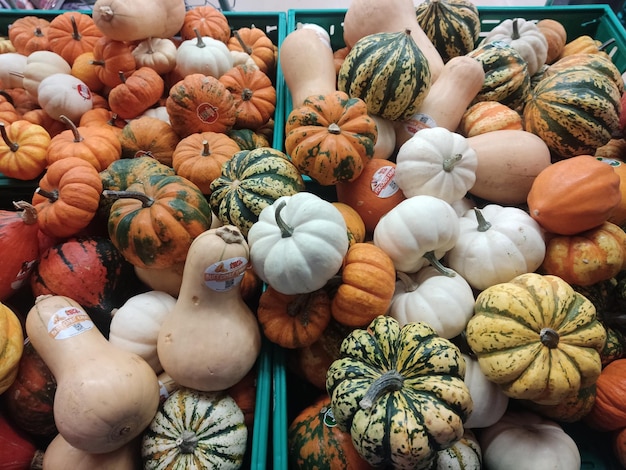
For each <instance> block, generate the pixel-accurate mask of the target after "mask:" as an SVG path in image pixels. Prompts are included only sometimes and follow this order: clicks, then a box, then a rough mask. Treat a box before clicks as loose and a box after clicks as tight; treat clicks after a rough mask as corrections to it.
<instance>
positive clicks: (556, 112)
mask: <svg viewBox="0 0 626 470" xmlns="http://www.w3.org/2000/svg"><path fill="white" fill-rule="evenodd" d="M620 112H621V104H620V93H619V89H618V87H617V85H616V84H615V82H614V81H613V80H612V79H611V78H609V77H608V76H607V75H606V74H604V73H600V72H595V71H593V70H592V69H591V68H590V67H586V66H576V67H570V68H567V69H564V70H562V71H559V72H557V73H555V74H553V75H550V76H547V77H545V78H544V79H542V80H541V81H540V82H539V83H538V84H537V85H536V86H535V88H534V89H533V90H532V91H531V93H530V94H529V97H528V100H527V102H526V105H525V107H524V113H523V123H524V129H525V130H527V131H529V132H532V133H533V134H536V135H538V136H539V137H541V138H542V140H544V141H545V143H546V144H547V145H548V148H549V149H550V151H551V152H552V154H553V156H554V158H556V159H564V158H569V157H573V156H576V155H583V154H590V155H593V154H594V153H595V151H596V149H597V148H598V147H601V146H603V145H605V144H606V143H608V142H609V140H611V136H612V134H613V133H615V132H616V131H617V130H618V128H619V115H620Z"/></svg>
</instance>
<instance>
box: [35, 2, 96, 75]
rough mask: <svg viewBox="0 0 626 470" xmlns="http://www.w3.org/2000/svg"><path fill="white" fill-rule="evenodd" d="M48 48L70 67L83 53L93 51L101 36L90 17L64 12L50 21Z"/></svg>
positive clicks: (74, 12)
mask: <svg viewBox="0 0 626 470" xmlns="http://www.w3.org/2000/svg"><path fill="white" fill-rule="evenodd" d="M47 35H48V47H49V49H50V50H51V51H52V52H55V53H57V54H59V55H60V56H61V57H63V58H64V59H65V60H66V61H67V63H68V64H70V65H72V64H73V63H74V60H75V59H76V57H78V56H79V55H80V54H82V53H83V52H88V51H93V48H94V45H95V44H96V42H97V41H98V39H100V38H101V37H102V36H103V34H102V32H101V31H100V30H99V29H98V28H97V26H96V24H95V22H94V20H93V18H92V17H91V15H88V14H86V13H82V12H79V11H66V12H63V13H61V14H60V15H57V16H55V17H54V18H53V19H52V20H50V24H49V26H48V31H47Z"/></svg>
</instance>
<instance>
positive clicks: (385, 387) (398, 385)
mask: <svg viewBox="0 0 626 470" xmlns="http://www.w3.org/2000/svg"><path fill="white" fill-rule="evenodd" d="M403 384H404V377H403V376H402V374H400V372H398V371H397V370H389V371H387V372H385V373H384V374H382V375H381V376H380V377H378V378H377V379H376V380H374V381H373V382H372V384H371V385H370V386H369V388H368V389H367V392H365V395H363V398H362V399H361V401H360V402H359V406H360V407H361V409H362V410H367V409H370V408H371V407H372V406H373V405H374V402H375V401H376V400H378V398H379V397H380V396H381V395H383V394H384V393H390V392H396V391H398V390H401V389H402V385H403Z"/></svg>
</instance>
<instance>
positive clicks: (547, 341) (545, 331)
mask: <svg viewBox="0 0 626 470" xmlns="http://www.w3.org/2000/svg"><path fill="white" fill-rule="evenodd" d="M559 338H560V337H559V334H558V333H557V332H556V331H554V330H553V329H552V328H542V329H541V331H540V332H539V339H540V341H541V344H543V345H544V346H546V347H548V348H550V349H554V348H556V347H557V346H558V345H559Z"/></svg>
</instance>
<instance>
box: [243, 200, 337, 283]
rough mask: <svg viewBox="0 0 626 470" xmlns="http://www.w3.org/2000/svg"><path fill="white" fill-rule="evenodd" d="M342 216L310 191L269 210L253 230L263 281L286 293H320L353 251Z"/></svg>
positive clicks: (257, 267)
mask: <svg viewBox="0 0 626 470" xmlns="http://www.w3.org/2000/svg"><path fill="white" fill-rule="evenodd" d="M346 233H347V228H346V223H345V220H344V219H343V216H342V215H341V213H340V212H339V210H338V209H337V208H335V206H333V205H332V203H330V202H328V201H326V200H324V199H322V198H320V197H319V196H317V195H315V194H313V193H309V192H306V191H303V192H299V193H296V194H293V195H291V196H281V197H279V198H278V199H276V201H274V202H273V203H271V204H269V205H267V206H266V207H265V208H263V210H261V212H260V214H259V218H258V220H257V222H255V223H254V224H253V225H252V227H250V230H249V231H248V243H249V244H250V259H251V261H252V267H253V269H254V271H255V272H256V273H257V274H258V276H259V277H260V278H261V279H262V280H263V281H264V282H266V283H267V284H269V285H270V286H272V287H273V288H274V289H276V290H277V291H279V292H281V293H283V294H306V293H308V292H313V291H315V290H317V289H321V288H322V287H323V286H324V285H325V284H326V283H327V282H328V280H329V279H330V278H331V277H333V276H334V275H335V274H337V272H338V271H339V268H341V265H342V263H343V259H344V256H345V255H346V253H347V251H348V245H349V243H348V237H347V235H346Z"/></svg>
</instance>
